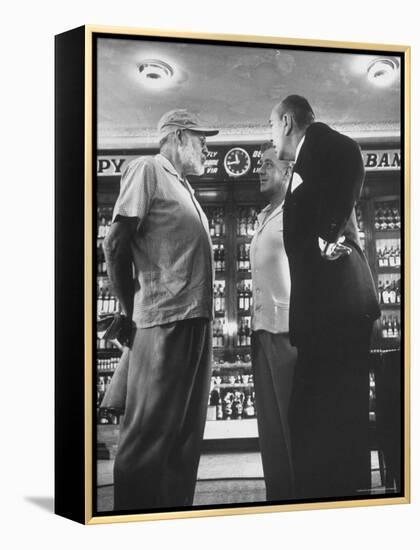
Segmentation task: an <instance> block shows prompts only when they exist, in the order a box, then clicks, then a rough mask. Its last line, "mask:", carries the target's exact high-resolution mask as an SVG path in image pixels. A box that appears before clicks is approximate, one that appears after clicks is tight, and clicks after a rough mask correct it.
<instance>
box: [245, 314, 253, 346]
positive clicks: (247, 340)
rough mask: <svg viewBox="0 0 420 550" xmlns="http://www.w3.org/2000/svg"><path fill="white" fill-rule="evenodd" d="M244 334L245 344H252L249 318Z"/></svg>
mask: <svg viewBox="0 0 420 550" xmlns="http://www.w3.org/2000/svg"><path fill="white" fill-rule="evenodd" d="M244 334H245V344H244V345H245V346H250V345H251V329H250V328H249V324H248V320H246V321H245V327H244Z"/></svg>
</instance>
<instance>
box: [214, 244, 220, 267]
mask: <svg viewBox="0 0 420 550" xmlns="http://www.w3.org/2000/svg"><path fill="white" fill-rule="evenodd" d="M213 261H214V269H215V271H216V272H218V271H219V247H218V245H217V244H214V245H213Z"/></svg>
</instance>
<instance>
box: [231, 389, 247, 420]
mask: <svg viewBox="0 0 420 550" xmlns="http://www.w3.org/2000/svg"><path fill="white" fill-rule="evenodd" d="M242 396H243V394H242V392H239V391H236V392H235V394H234V397H233V401H232V418H234V419H236V420H240V419H241V418H242V415H243V411H244V408H243V405H242V403H243V397H242Z"/></svg>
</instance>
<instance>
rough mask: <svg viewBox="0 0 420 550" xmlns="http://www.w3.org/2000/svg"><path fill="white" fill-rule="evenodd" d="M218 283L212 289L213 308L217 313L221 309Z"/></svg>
mask: <svg viewBox="0 0 420 550" xmlns="http://www.w3.org/2000/svg"><path fill="white" fill-rule="evenodd" d="M220 294H221V293H220V285H218V286H217V287H216V288H215V290H214V310H215V312H216V313H219V312H220V311H221V309H222V308H221V304H220Z"/></svg>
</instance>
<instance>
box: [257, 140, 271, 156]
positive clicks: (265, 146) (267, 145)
mask: <svg viewBox="0 0 420 550" xmlns="http://www.w3.org/2000/svg"><path fill="white" fill-rule="evenodd" d="M269 149H274V144H273V142H272V141H263V143H261V145H260V151H261V155H262V154H263V153H265V152H266V151H268V150H269Z"/></svg>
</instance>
